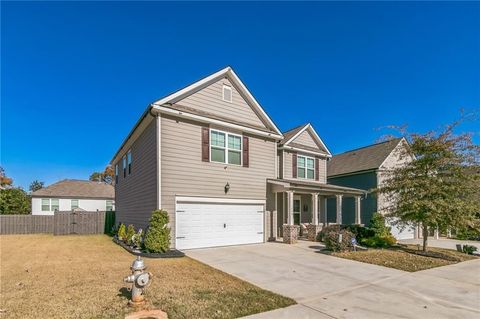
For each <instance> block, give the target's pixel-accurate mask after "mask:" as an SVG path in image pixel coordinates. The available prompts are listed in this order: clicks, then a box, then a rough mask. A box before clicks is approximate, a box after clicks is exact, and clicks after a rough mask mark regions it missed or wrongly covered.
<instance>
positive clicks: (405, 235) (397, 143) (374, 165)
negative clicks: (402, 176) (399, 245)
mask: <svg viewBox="0 0 480 319" xmlns="http://www.w3.org/2000/svg"><path fill="white" fill-rule="evenodd" d="M406 147H408V143H407V141H406V140H405V139H404V138H395V139H391V140H388V141H385V142H382V143H377V144H373V145H369V146H365V147H361V148H357V149H354V150H351V151H347V152H345V153H342V154H338V155H335V156H333V157H332V159H331V161H329V162H328V165H327V172H328V177H327V180H328V183H330V184H334V185H339V186H345V187H355V188H361V189H365V190H373V189H375V188H377V187H378V185H381V183H382V181H383V180H385V178H386V171H387V170H389V169H392V168H394V167H395V166H398V165H402V163H405V161H409V160H411V159H412V158H411V157H410V156H406V155H405V154H406V153H405V152H404V151H405V148H406ZM388 204H389V203H388V201H387V199H386V198H385V196H384V195H381V194H380V195H377V194H375V193H369V194H368V195H367V196H366V198H365V199H364V200H363V205H362V207H361V220H362V221H363V223H364V224H366V225H367V226H368V224H369V223H370V220H371V218H372V216H373V214H374V213H375V212H380V213H384V212H385V207H386V206H387V205H388ZM353 206H354V204H353V203H352V202H351V200H348V199H347V200H345V201H344V202H343V209H342V213H343V214H344V221H345V222H346V223H351V222H353V220H352V217H351V215H352V211H353V210H354V208H353ZM334 210H335V203H334V202H333V201H330V202H329V203H328V211H329V213H330V212H332V211H334ZM329 215H330V218H331V219H332V217H331V216H333V213H330V214H329ZM387 223H388V224H389V226H390V227H392V234H393V235H394V236H395V237H396V238H397V239H409V238H414V237H415V236H416V231H415V229H414V228H406V229H403V230H402V229H401V228H400V227H398V226H397V225H395V224H394V223H392V221H391V220H390V221H389V220H388V219H387Z"/></svg>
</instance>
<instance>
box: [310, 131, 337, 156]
mask: <svg viewBox="0 0 480 319" xmlns="http://www.w3.org/2000/svg"><path fill="white" fill-rule="evenodd" d="M308 127H309V128H310V129H312V132H313V134H314V135H315V137H316V138H317V140H318V141H319V142H320V144H321V145H322V146H323V147H324V148H325V150H327V152H328V155H330V157H331V156H332V153H331V152H330V150H329V149H328V147H327V145H325V143H323V141H322V139H321V138H320V136H319V135H318V134H317V132H316V131H315V129H314V128H313V126H312V125H311V124H308Z"/></svg>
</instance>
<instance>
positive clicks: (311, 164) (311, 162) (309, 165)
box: [307, 158, 315, 169]
mask: <svg viewBox="0 0 480 319" xmlns="http://www.w3.org/2000/svg"><path fill="white" fill-rule="evenodd" d="M314 166H315V161H314V160H313V158H307V168H312V169H313V167H314Z"/></svg>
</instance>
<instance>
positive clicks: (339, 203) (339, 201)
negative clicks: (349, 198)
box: [336, 195, 343, 224]
mask: <svg viewBox="0 0 480 319" xmlns="http://www.w3.org/2000/svg"><path fill="white" fill-rule="evenodd" d="M336 197H337V224H341V223H342V199H343V195H336Z"/></svg>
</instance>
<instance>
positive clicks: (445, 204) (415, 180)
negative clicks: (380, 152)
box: [377, 118, 480, 250]
mask: <svg viewBox="0 0 480 319" xmlns="http://www.w3.org/2000/svg"><path fill="white" fill-rule="evenodd" d="M463 120H464V118H462V119H461V120H459V121H456V122H454V123H453V124H450V125H447V126H445V128H443V129H442V130H440V131H431V132H428V133H425V134H418V133H406V131H404V130H403V131H402V134H403V135H404V136H405V137H406V138H407V141H408V142H409V148H408V149H406V150H405V151H404V154H403V155H402V156H409V157H411V155H414V159H413V160H411V161H407V162H406V163H405V164H402V165H401V166H399V167H395V168H393V169H391V170H390V171H388V172H386V174H387V178H386V180H385V182H384V183H382V184H381V185H379V188H378V189H377V191H378V192H379V193H382V194H384V195H385V196H386V198H387V199H388V202H389V203H390V205H389V206H388V207H385V208H384V209H386V211H387V214H386V215H387V217H394V218H395V219H396V220H397V221H398V222H399V224H400V225H401V226H402V225H403V226H405V225H411V224H416V225H420V226H422V227H423V249H424V250H427V245H428V241H427V238H428V228H429V227H430V228H437V227H438V228H440V229H441V230H446V229H447V228H457V227H465V226H469V227H475V226H474V225H475V219H476V218H477V215H476V214H477V213H478V212H480V201H479V200H478V198H479V197H478V196H479V189H480V174H479V169H478V168H479V167H480V162H479V161H480V146H479V145H476V144H474V143H473V140H472V134H469V133H462V134H455V133H454V130H455V129H456V128H457V127H458V126H459V124H460V123H462V122H463ZM477 227H478V226H477Z"/></svg>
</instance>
